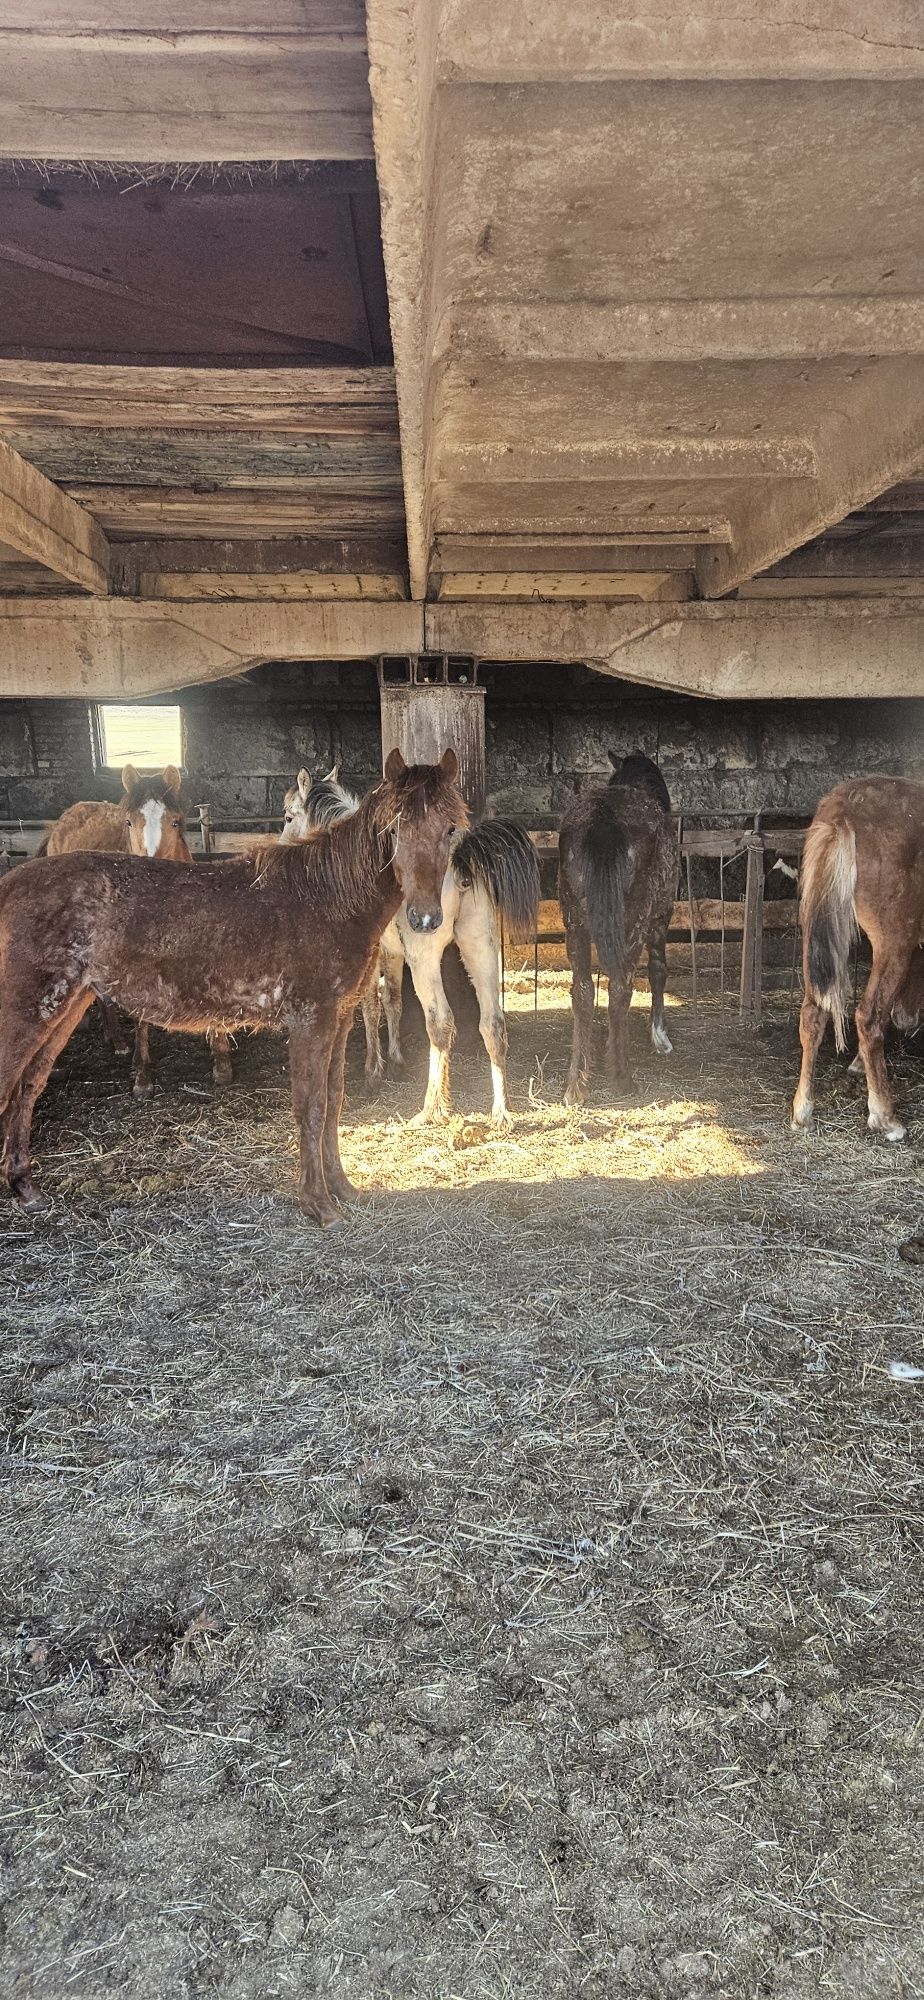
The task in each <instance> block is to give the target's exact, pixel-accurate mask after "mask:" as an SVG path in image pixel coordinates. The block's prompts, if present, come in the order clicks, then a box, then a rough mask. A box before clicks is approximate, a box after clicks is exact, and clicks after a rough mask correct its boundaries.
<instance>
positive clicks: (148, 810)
mask: <svg viewBox="0 0 924 2000" xmlns="http://www.w3.org/2000/svg"><path fill="white" fill-rule="evenodd" d="M166 810H167V808H166V806H165V804H164V801H163V799H148V800H147V802H146V804H145V805H143V806H142V808H141V816H142V818H143V820H144V827H143V830H142V835H141V838H142V840H143V841H144V851H145V854H147V855H149V856H150V858H151V860H152V861H153V860H154V859H155V858H156V855H157V850H158V848H159V846H160V836H161V829H162V827H163V823H164V813H165V812H166Z"/></svg>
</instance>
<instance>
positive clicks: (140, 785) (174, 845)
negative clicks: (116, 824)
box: [122, 764, 190, 861]
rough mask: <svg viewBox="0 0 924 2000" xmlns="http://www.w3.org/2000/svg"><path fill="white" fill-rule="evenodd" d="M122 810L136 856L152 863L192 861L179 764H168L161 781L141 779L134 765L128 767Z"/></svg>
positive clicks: (123, 785)
mask: <svg viewBox="0 0 924 2000" xmlns="http://www.w3.org/2000/svg"><path fill="white" fill-rule="evenodd" d="M122 810H123V812H124V814H125V818H126V821H127V824H128V840H129V846H130V848H131V851H132V853H133V854H142V855H146V856H147V858H148V859H149V860H150V861H188V860H189V859H190V853H189V848H188V847H187V845H186V841H185V839H184V837H183V801H182V798H181V796H180V774H179V771H178V770H177V768H176V765H175V764H168V765H167V767H166V770H164V771H163V772H162V773H161V775H160V777H155V776H153V775H152V776H150V777H141V776H140V775H139V773H138V772H137V771H136V770H135V767H134V765H133V764H126V766H125V769H124V771H123V772H122Z"/></svg>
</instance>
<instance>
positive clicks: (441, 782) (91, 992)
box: [0, 750, 468, 1225]
mask: <svg viewBox="0 0 924 2000" xmlns="http://www.w3.org/2000/svg"><path fill="white" fill-rule="evenodd" d="M457 775H458V762H457V759H456V756H455V752H454V751H452V750H447V751H446V752H445V753H444V756H443V758H442V760H441V762H440V763H439V764H415V765H411V766H410V767H409V766H408V765H406V764H405V762H404V758H403V757H402V755H401V752H400V751H399V750H393V751H392V752H391V754H390V756H389V758H388V762H387V764H386V766H385V778H384V781H383V782H382V783H381V784H380V785H377V786H376V787H375V789H374V790H373V791H371V792H369V793H367V795H366V797H365V798H364V799H363V801H362V803H361V805H360V807H359V809H358V811H357V812H356V813H353V814H351V816H350V817H349V818H348V819H344V820H340V821H338V823H337V824H336V825H335V826H331V827H329V828H326V829H325V830H324V831H323V832H319V833H316V834H314V835H313V836H312V838H311V839H310V840H305V841H299V842H296V843H295V845H294V846H292V847H284V846H272V847H262V848H260V849H259V850H258V851H256V852H254V853H252V854H250V855H247V856H243V857H241V859H240V860H225V861H215V862H205V863H202V864H201V865H199V866H197V867H195V868H178V869H176V870H175V871H170V872H168V870H167V869H165V868H162V867H161V866H160V865H159V864H158V863H157V862H153V861H135V860H129V859H127V858H125V857H123V856H120V855H110V854H74V855H69V856H65V857H64V858H62V859H61V860H59V861H55V862H50V861H32V862H27V863H26V865H25V867H23V868H17V869H16V870H15V871H14V872H13V874H11V875H9V876H8V877H6V879H5V880H4V881H3V882H2V883H0V996H2V998H0V1136H2V1141H3V1149H2V1155H0V1168H2V1172H3V1174H4V1176H5V1178H6V1180H7V1183H8V1185H9V1187H10V1189H11V1192H12V1193H13V1194H14V1196H15V1197H16V1198H17V1199H18V1200H19V1201H20V1202H21V1203H22V1205H23V1207H25V1208H33V1207H36V1206H38V1205H39V1204H40V1200H41V1198H40V1196H39V1195H38V1193H37V1190H36V1188H35V1185H34V1182H33V1180H32V1170H31V1162H30V1157H29V1142H30V1133H31V1125H32V1113H33V1108H34V1105H35V1103H36V1100H37V1098H38V1097H39V1096H40V1094H41V1092H42V1091H43V1090H44V1088H45V1085H46V1083H47V1081H48V1077H49V1075H50V1073H51V1070H52V1067H53V1064H54V1062H55V1060H56V1058H57V1056H58V1055H59V1054H60V1052H61V1050H62V1049H63V1048H64V1046H65V1044H66V1042H68V1041H69V1039H70V1037H71V1035H72V1034H73V1032H74V1029H75V1028H76V1026H77V1024H78V1022H79V1021H80V1019H81V1018H82V1016H83V1014H84V1013H85V1012H86V1009H87V1008H88V1007H89V1006H90V1005H91V1004H92V1001H93V999H94V997H95V996H96V995H98V994H100V995H105V996H106V997H107V998H109V999H117V1000H118V1001H119V1002H120V1004H123V1005H125V1006H127V1007H128V1008H129V1009H130V1010H131V1011H132V1012H133V1013H135V1014H136V1015H138V1016H141V1017H143V1018H144V1019H145V1020H150V1021H154V1022H159V1023H160V1025H161V1026H162V1027H165V1028H180V1029H183V1030H186V1031H187V1032H191V1033H199V1032H201V1031H202V1030H203V1029H207V1028H215V1027H219V1028H222V1029H223V1030H225V1031H227V1029H229V1028H231V1027H251V1028H260V1027H285V1028H287V1029H288V1031H289V1061H290V1069H291V1078H292V1104H293V1109H294V1112H295V1117H296V1121H297V1123H298V1127H299V1137H300V1152H301V1172H300V1180H299V1199H300V1202H301V1205H302V1208H303V1209H304V1211H305V1213H306V1214H307V1215H311V1216H314V1217H315V1218H316V1220H317V1221H318V1222H321V1223H323V1224H326V1225H327V1224H331V1223H334V1222H336V1221H338V1220H339V1211H338V1208H337V1206H336V1203H338V1202H344V1201H348V1200H349V1199H350V1197H351V1195H352V1194H353V1193H354V1190H353V1188H352V1187H351V1186H350V1183H349V1181H348V1180H347V1178H346V1175H345V1174H344V1171H343V1168H342V1166H341V1164H340V1150H339V1143H338V1125H339V1118H340V1106H341V1102H342V1099H343V1068H344V1056H345V1052H346V1042H347V1035H348V1034H349V1030H350V1024H351V1021H352V1018H353V1012H354V1009H355V1006H356V1002H357V1000H358V998H359V995H360V993H361V992H362V989H363V986H364V984H365V982H366V980H367V979H368V977H369V973H370V970H371V967H372V965H373V963H374V959H375V954H376V952H377V951H378V946H379V939H380V937H381V935H382V932H383V930H384V929H385V926H386V924H387V923H388V922H389V920H390V919H391V918H392V917H393V916H394V914H395V911H396V910H397V908H398V906H399V904H400V903H401V900H402V897H403V898H404V899H405V900H406V902H407V905H408V919H409V922H410V924H411V926H412V928H413V929H414V930H417V931H434V930H437V929H438V928H439V925H440V923H441V922H442V909H441V906H440V890H441V888H442V884H443V877H444V875H445V873H446V864H447V861H448V859H449V848H450V841H451V837H452V832H453V829H454V828H455V827H458V826H464V825H465V824H466V820H467V817H468V815H467V811H466V807H465V803H464V800H463V799H462V796H461V793H460V791H459V789H458V785H457V782H456V780H457Z"/></svg>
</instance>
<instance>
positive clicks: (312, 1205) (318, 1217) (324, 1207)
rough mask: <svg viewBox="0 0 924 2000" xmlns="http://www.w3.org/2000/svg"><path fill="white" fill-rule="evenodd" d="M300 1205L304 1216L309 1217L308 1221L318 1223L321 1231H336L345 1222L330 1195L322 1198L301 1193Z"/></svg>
mask: <svg viewBox="0 0 924 2000" xmlns="http://www.w3.org/2000/svg"><path fill="white" fill-rule="evenodd" d="M298 1205H299V1208H300V1209H301V1211H302V1214H303V1215H304V1216H307V1219H308V1221H309V1222H317V1223H318V1224H319V1226H320V1228H321V1229H336V1228H337V1226H338V1224H340V1223H342V1222H343V1216H342V1214H341V1212H340V1210H339V1208H336V1207H335V1206H334V1203H333V1202H332V1201H331V1200H330V1197H329V1196H328V1195H324V1196H323V1198H320V1197H318V1196H315V1195H305V1194H301V1193H300V1194H299V1197H298Z"/></svg>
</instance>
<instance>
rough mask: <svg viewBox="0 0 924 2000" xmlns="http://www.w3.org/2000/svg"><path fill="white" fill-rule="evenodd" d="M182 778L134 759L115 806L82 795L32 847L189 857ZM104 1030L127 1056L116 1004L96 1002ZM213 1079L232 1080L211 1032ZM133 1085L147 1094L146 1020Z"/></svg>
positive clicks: (226, 1051)
mask: <svg viewBox="0 0 924 2000" xmlns="http://www.w3.org/2000/svg"><path fill="white" fill-rule="evenodd" d="M184 829H185V817H184V808H183V801H182V797H181V779H180V774H179V771H178V770H177V768H176V765H175V764H168V765H167V766H166V768H165V769H164V771H163V772H162V773H161V775H160V777H155V776H153V775H149V776H147V777H142V776H141V775H140V774H139V772H138V771H136V770H135V767H134V765H133V764H126V765H125V767H124V769H123V772H122V797H121V799H120V801H119V803H118V804H117V805H113V804H112V803H111V802H110V801H109V800H107V799H81V800H80V801H79V802H78V804H77V805H73V806H68V808H67V811H66V812H63V813H62V814H61V818H60V819H59V820H57V821H56V823H55V825H54V826H53V827H52V829H51V831H50V833H48V834H46V836H45V839H44V840H43V841H42V844H41V846H40V847H39V848H38V849H37V851H36V859H37V860H38V859H40V858H41V857H42V856H43V855H59V854H91V853H92V854H136V855H139V856H142V855H146V856H147V858H148V860H150V861H189V862H191V861H192V855H191V854H190V851H189V848H188V847H187V845H186V839H185V830H184ZM101 1005H102V1009H103V1015H104V1018H105V1023H106V1033H107V1035H108V1037H109V1040H110V1042H111V1044H112V1047H113V1049H114V1051H115V1053H116V1055H127V1054H128V1050H129V1044H128V1043H127V1042H126V1040H125V1032H124V1029H123V1027H122V1023H121V1019H120V1016H119V1009H118V1007H114V1006H113V1005H112V1002H111V1001H109V1000H103V1001H102V1002H101ZM209 1047H210V1049H211V1054H212V1080H213V1082H214V1083H215V1084H216V1085H222V1084H226V1083H230V1082H231V1054H230V1048H229V1044H228V1037H227V1035H210V1036H209ZM132 1079H133V1081H132V1089H133V1091H134V1094H135V1096H136V1097H152V1096H153V1094H154V1072H153V1068H152V1064H151V1049H150V1031H149V1027H148V1023H147V1021H139V1022H138V1023H137V1024H136V1027H135V1048H134V1055H133V1058H132Z"/></svg>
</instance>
